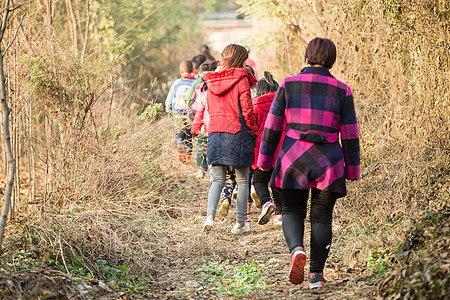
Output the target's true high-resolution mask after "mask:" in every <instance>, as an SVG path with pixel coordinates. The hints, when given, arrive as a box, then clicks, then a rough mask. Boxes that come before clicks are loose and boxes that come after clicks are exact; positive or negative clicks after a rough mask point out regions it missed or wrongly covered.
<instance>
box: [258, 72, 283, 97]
mask: <svg viewBox="0 0 450 300" xmlns="http://www.w3.org/2000/svg"><path fill="white" fill-rule="evenodd" d="M277 90H278V83H277V82H276V81H275V79H273V76H272V74H270V73H269V72H267V71H265V72H264V78H261V80H259V81H258V83H257V84H256V96H257V97H259V96H262V95H264V94H266V93H268V92H276V91H277Z"/></svg>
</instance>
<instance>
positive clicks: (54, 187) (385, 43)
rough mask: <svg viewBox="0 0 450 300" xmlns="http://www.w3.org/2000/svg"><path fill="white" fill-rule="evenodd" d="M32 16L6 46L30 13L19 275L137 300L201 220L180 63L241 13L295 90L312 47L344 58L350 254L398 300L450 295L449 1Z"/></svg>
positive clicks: (11, 62)
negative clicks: (212, 28) (182, 230)
mask: <svg viewBox="0 0 450 300" xmlns="http://www.w3.org/2000/svg"><path fill="white" fill-rule="evenodd" d="M15 2H17V1H15ZM15 4H16V5H19V4H22V5H21V6H20V8H18V9H16V10H15V11H14V12H12V13H11V17H10V20H9V22H8V27H7V31H6V36H5V38H4V43H5V44H4V45H2V49H5V47H6V45H7V44H6V43H8V41H10V40H11V39H12V38H13V36H14V34H15V29H16V28H17V27H18V25H19V22H20V19H21V17H22V16H23V15H24V14H25V17H24V19H23V23H22V25H21V27H20V29H19V30H18V34H17V38H16V40H15V42H14V43H13V44H12V46H11V47H10V49H9V50H8V52H7V53H6V56H5V74H6V80H7V81H6V83H7V87H8V98H7V101H8V103H9V105H10V107H11V109H12V111H11V114H10V118H11V121H10V124H11V131H12V143H13V152H14V155H15V159H16V163H17V171H16V178H15V184H14V191H13V201H12V203H11V207H10V218H9V220H8V227H7V232H6V236H5V243H4V245H3V249H2V250H3V253H2V257H1V259H2V266H3V267H2V268H3V269H4V271H5V272H11V273H8V274H14V272H18V271H20V270H23V269H26V270H30V269H39V268H42V266H44V265H45V266H53V268H55V269H60V270H61V271H62V272H64V273H65V274H71V275H77V276H84V277H86V278H96V279H102V280H106V279H107V277H108V276H109V277H110V279H111V276H112V275H111V274H116V275H117V274H120V276H119V275H117V276H116V277H114V279H115V281H116V282H122V284H123V285H124V286H126V285H128V286H133V289H132V292H131V293H133V291H134V292H136V291H137V292H136V293H137V294H139V291H141V290H145V288H146V285H145V283H143V282H146V281H152V280H153V279H154V278H157V277H158V274H159V272H158V268H159V266H160V265H161V264H162V262H161V261H159V260H158V259H159V257H161V256H163V254H161V253H165V252H164V251H165V250H164V249H166V247H167V245H163V244H161V243H159V242H158V240H159V239H160V237H161V235H164V234H165V233H164V227H159V226H160V224H159V223H158V222H163V223H164V222H170V220H171V219H172V218H177V217H179V216H182V215H183V213H184V212H183V211H180V210H178V209H177V207H176V205H174V202H173V200H170V199H171V195H174V194H176V195H177V197H181V196H184V197H189V194H188V193H187V192H186V191H185V190H183V189H181V190H178V191H174V188H173V178H171V177H170V176H169V175H168V174H169V173H170V172H169V171H168V167H167V165H166V166H165V165H164V164H165V163H167V161H168V160H169V157H170V156H171V155H173V153H172V152H170V151H171V150H170V149H171V145H170V144H168V143H167V140H168V136H171V135H172V131H171V130H173V129H172V128H171V125H170V121H169V120H168V119H167V117H166V116H165V115H164V114H163V112H162V106H161V104H160V103H162V102H163V99H164V98H165V95H166V93H167V90H168V87H169V86H170V82H171V81H173V80H174V79H175V78H176V77H177V76H178V74H177V69H178V64H179V62H180V61H181V60H184V59H186V58H190V57H192V56H194V55H195V54H197V49H198V46H199V45H200V44H201V43H203V42H204V39H205V37H204V35H203V34H202V22H201V21H202V16H203V14H204V13H205V12H217V11H223V10H230V9H232V10H234V9H237V12H238V14H240V15H243V16H245V17H246V18H249V19H250V20H251V21H252V23H253V26H254V28H255V34H254V35H253V37H252V39H251V40H249V41H248V43H249V44H250V45H251V47H252V49H257V51H259V52H263V53H264V51H267V53H270V56H269V58H268V60H267V61H266V62H265V64H264V70H268V71H271V72H272V73H273V74H274V75H275V77H276V78H277V79H278V80H281V79H282V78H283V77H284V76H289V75H292V74H296V73H298V72H299V71H300V70H301V68H302V66H303V65H304V62H303V55H304V50H305V46H306V44H307V43H308V41H309V40H311V39H312V38H313V37H315V36H322V37H327V38H330V39H332V40H333V41H334V42H335V44H336V45H337V48H338V59H337V62H336V64H335V66H334V67H333V69H332V74H334V75H335V76H336V77H337V78H338V79H339V80H341V81H343V82H345V83H347V84H348V85H349V86H350V87H351V88H352V91H353V93H354V97H355V104H356V110H357V115H358V121H359V128H360V135H361V149H362V157H361V161H362V166H361V170H362V178H361V180H360V181H358V182H351V183H349V195H348V196H347V197H346V198H345V199H344V200H343V201H339V203H338V208H337V210H338V211H339V214H340V216H339V217H340V218H341V219H342V220H344V221H345V222H347V223H348V224H349V225H348V226H347V227H346V228H347V231H346V232H344V233H343V234H345V235H346V236H347V237H349V238H350V241H351V243H349V244H348V247H346V248H344V249H340V251H342V255H343V256H345V257H349V258H350V260H351V261H352V262H353V263H354V264H355V265H359V266H360V267H361V268H364V269H368V270H370V272H371V273H372V274H375V275H376V276H377V280H378V281H377V284H374V288H376V289H378V294H379V295H382V296H383V297H390V296H392V295H400V296H401V297H406V298H408V297H420V296H422V297H430V298H440V297H445V296H447V297H448V295H449V282H448V280H449V279H448V278H449V277H450V276H449V273H450V268H449V259H450V258H449V256H448V252H449V251H448V249H449V245H450V237H449V227H448V216H449V210H450V209H449V206H448V202H449V193H450V183H449V177H450V176H449V175H450V108H449V107H450V103H449V101H450V99H449V98H450V97H449V93H450V71H449V68H450V59H449V57H450V55H449V54H450V40H449V36H450V3H449V2H448V1H445V0H332V1H322V0H315V1H313V0H304V1H293V0H259V1H257V0H237V1H235V2H233V1H215V0H202V1H194V0H188V1H176V0H166V1H159V0H140V1H129V0H86V1H83V0H64V1H63V0H37V1H27V2H25V3H15ZM216 56H217V57H218V55H216ZM1 145H3V143H1ZM2 147H3V146H2ZM0 163H1V166H2V169H3V170H4V171H3V177H2V178H5V176H6V170H7V165H6V163H5V159H4V158H3V159H2V160H1V161H0ZM174 164H175V163H174V162H172V163H169V164H168V165H169V166H171V167H173V168H177V166H176V165H174ZM182 170H184V169H179V171H180V172H179V174H178V176H180V177H186V176H187V174H186V173H183V172H181V171H182ZM186 172H188V171H186ZM174 176H175V175H174ZM3 186H4V185H3ZM149 220H150V221H151V222H149ZM199 222H200V221H199ZM158 224H159V225H158ZM165 224H166V223H165ZM155 226H157V227H155ZM142 241H145V242H142ZM143 243H144V244H143ZM405 253H407V255H406V254H405ZM123 266H125V267H124V268H122V267H123ZM125 269H126V272H124V271H125ZM122 271H123V272H122ZM114 272H115V273H114ZM140 274H141V275H142V274H146V276H144V277H145V278H147V279H146V280H142V277H139V275H140ZM9 276H10V275H9ZM121 288H123V286H121Z"/></svg>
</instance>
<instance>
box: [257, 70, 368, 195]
mask: <svg viewBox="0 0 450 300" xmlns="http://www.w3.org/2000/svg"><path fill="white" fill-rule="evenodd" d="M285 122H286V129H285V138H284V140H283V144H282V146H281V150H280V151H279V153H278V156H277V157H274V154H275V151H276V149H277V146H278V144H279V142H280V139H281V136H282V131H283V125H284V123H285ZM339 137H340V143H339ZM274 159H276V162H275V167H274V171H273V173H272V179H271V181H270V183H269V185H270V186H271V187H274V188H279V189H299V190H304V189H310V188H317V189H319V190H323V191H328V192H335V193H338V194H340V195H341V196H344V195H346V194H347V189H346V185H345V179H348V180H357V179H359V160H360V153H359V134H358V125H357V122H356V114H355V108H354V104H353V96H352V92H351V90H350V87H348V86H347V85H345V84H344V83H342V82H340V81H338V80H337V79H335V78H334V77H333V76H332V75H331V74H330V72H329V71H328V69H326V68H320V67H307V68H305V69H304V70H303V71H302V72H301V73H300V74H298V75H295V76H291V77H286V78H284V79H283V80H282V81H281V83H280V86H279V88H278V91H277V93H276V95H275V99H274V101H273V102H272V106H271V108H270V111H269V115H268V117H267V120H266V123H265V126H264V132H263V136H262V140H261V145H260V150H259V157H258V162H257V165H258V167H260V168H264V169H270V168H271V167H272V165H273V164H272V163H273V160H274Z"/></svg>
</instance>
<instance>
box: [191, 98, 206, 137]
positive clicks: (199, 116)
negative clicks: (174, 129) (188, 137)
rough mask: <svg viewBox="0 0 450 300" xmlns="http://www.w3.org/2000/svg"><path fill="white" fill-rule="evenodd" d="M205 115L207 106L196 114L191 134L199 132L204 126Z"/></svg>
mask: <svg viewBox="0 0 450 300" xmlns="http://www.w3.org/2000/svg"><path fill="white" fill-rule="evenodd" d="M204 115H205V105H204V104H203V105H202V107H201V108H200V109H199V110H198V111H197V113H196V114H195V118H194V122H193V123H192V128H191V134H195V133H197V132H199V130H200V128H202V126H203V117H204Z"/></svg>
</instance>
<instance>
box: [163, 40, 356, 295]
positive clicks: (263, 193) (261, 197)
mask: <svg viewBox="0 0 450 300" xmlns="http://www.w3.org/2000/svg"><path fill="white" fill-rule="evenodd" d="M204 56H205V61H204V62H203V63H201V64H199V65H198V66H197V63H196V62H195V59H196V58H195V57H194V58H193V59H192V60H191V61H185V62H182V63H181V64H180V74H181V78H180V79H178V80H177V81H175V82H174V84H173V85H172V87H171V90H170V92H169V95H168V96H167V99H166V110H167V111H168V112H169V113H170V114H173V115H174V118H175V120H176V146H177V153H178V155H179V157H180V160H182V161H190V160H191V159H190V157H191V153H192V148H193V147H192V135H193V134H196V135H197V138H196V145H195V147H196V149H197V151H196V153H197V160H196V162H197V166H198V168H199V169H198V171H197V172H198V175H199V176H201V175H203V174H204V173H205V172H206V171H207V170H209V173H210V176H211V186H210V189H209V192H208V207H207V216H206V220H205V222H204V224H203V229H204V230H205V231H209V230H213V229H214V227H215V226H216V222H215V218H216V212H217V208H218V205H219V201H220V198H221V195H222V196H223V194H224V192H225V194H229V190H228V191H227V190H226V189H227V185H228V183H229V182H230V181H231V180H230V179H231V176H233V179H234V180H235V183H236V185H237V198H236V223H235V224H234V226H233V228H232V229H231V232H232V233H234V234H243V233H247V232H250V231H251V229H250V226H249V224H248V222H246V212H247V210H248V203H249V200H250V201H251V198H252V197H250V196H249V195H250V189H251V188H250V186H251V183H252V184H253V187H254V189H255V191H256V194H257V197H253V198H254V199H255V200H256V201H255V202H257V203H255V204H256V205H257V207H260V208H261V212H260V216H259V219H258V223H259V224H266V223H268V222H269V220H270V218H271V216H272V215H273V214H276V216H279V218H281V220H282V221H281V223H282V229H283V234H284V237H285V240H286V243H287V245H288V247H289V251H290V253H291V266H290V270H289V280H290V282H291V283H293V284H300V283H302V282H303V281H304V276H305V274H304V268H305V264H306V252H305V250H304V244H303V236H304V222H305V218H306V210H307V202H308V198H309V197H311V208H310V221H311V243H310V268H309V272H308V275H307V280H308V282H309V286H310V288H318V287H322V286H325V285H326V284H327V281H326V280H325V278H324V276H323V270H324V266H325V261H326V259H327V257H328V253H329V250H330V246H331V240H332V230H331V229H332V228H331V223H332V215H333V208H334V205H335V203H336V200H337V199H338V198H340V197H343V196H345V195H346V193H347V192H346V184H345V180H346V179H347V180H357V179H359V160H360V155H359V136H358V127H357V120H356V114H355V109H354V104H353V96H352V92H351V89H350V88H349V87H348V86H347V85H345V84H344V83H342V82H340V81H338V80H337V79H335V78H334V77H333V76H332V75H331V73H330V71H329V70H330V69H331V67H332V66H333V64H334V62H335V60H336V47H335V45H334V44H333V42H332V41H331V40H328V39H324V38H315V39H313V40H312V41H311V42H310V43H309V44H308V46H307V48H306V52H305V63H306V67H305V68H304V69H303V70H301V72H300V73H299V74H297V75H294V76H290V77H286V78H284V79H283V80H282V81H281V82H280V84H279V85H278V83H277V82H276V81H275V80H274V79H273V77H272V75H271V74H270V73H269V72H264V77H263V78H261V79H260V80H259V81H258V80H256V78H255V77H254V73H252V71H254V70H252V68H251V67H249V66H248V63H247V59H248V51H247V49H246V48H245V47H243V46H241V45H237V44H230V45H228V46H226V47H225V48H224V50H223V51H222V54H221V60H220V61H219V62H216V61H214V60H213V59H212V57H208V58H206V55H204ZM208 59H209V60H208ZM196 77H197V78H196ZM194 82H195V83H194ZM189 84H190V86H189V88H182V87H183V86H184V85H186V86H187V85H189ZM182 89H183V90H184V92H182V91H181V90H182ZM186 90H189V91H190V92H191V93H189V91H188V92H186ZM181 94H184V96H180V95H181ZM252 95H253V97H252ZM205 147H206V156H205V151H204V148H205ZM269 187H270V188H271V190H269ZM224 188H225V190H224ZM227 192H228V193H227ZM225 200H226V201H227V202H225ZM230 204H231V199H228V198H226V199H224V201H223V202H222V205H221V207H220V209H219V214H220V215H226V214H227V213H228V207H229V205H230Z"/></svg>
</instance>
